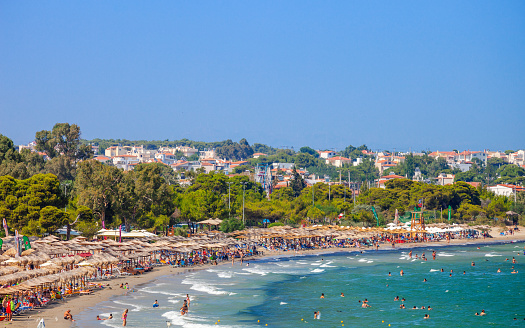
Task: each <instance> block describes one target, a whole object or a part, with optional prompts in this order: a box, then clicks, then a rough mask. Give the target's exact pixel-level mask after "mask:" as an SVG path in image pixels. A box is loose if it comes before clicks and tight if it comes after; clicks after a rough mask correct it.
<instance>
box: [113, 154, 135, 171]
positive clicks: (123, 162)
mask: <svg viewBox="0 0 525 328" xmlns="http://www.w3.org/2000/svg"><path fill="white" fill-rule="evenodd" d="M112 160H113V165H114V166H116V167H118V168H119V169H123V170H124V171H130V170H133V168H134V167H135V166H136V165H137V164H139V162H140V161H139V159H138V158H137V156H134V155H118V156H114V157H112Z"/></svg>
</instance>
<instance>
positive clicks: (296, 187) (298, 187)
mask: <svg viewBox="0 0 525 328" xmlns="http://www.w3.org/2000/svg"><path fill="white" fill-rule="evenodd" d="M290 187H291V188H292V190H293V194H294V197H297V196H299V195H300V194H301V191H302V190H303V189H304V188H306V182H305V181H304V179H303V177H302V176H301V175H300V174H299V173H297V170H296V168H295V166H294V167H293V171H292V179H291V181H290Z"/></svg>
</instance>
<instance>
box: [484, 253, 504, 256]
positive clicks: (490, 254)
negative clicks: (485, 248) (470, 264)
mask: <svg viewBox="0 0 525 328" xmlns="http://www.w3.org/2000/svg"><path fill="white" fill-rule="evenodd" d="M496 256H503V255H500V254H494V253H487V254H485V257H496Z"/></svg>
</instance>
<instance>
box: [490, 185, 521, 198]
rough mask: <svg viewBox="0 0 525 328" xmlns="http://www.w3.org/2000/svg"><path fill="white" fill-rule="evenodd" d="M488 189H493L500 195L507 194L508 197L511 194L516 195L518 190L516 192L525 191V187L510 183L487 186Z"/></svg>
mask: <svg viewBox="0 0 525 328" xmlns="http://www.w3.org/2000/svg"><path fill="white" fill-rule="evenodd" d="M487 190H488V191H492V192H493V193H495V194H496V195H498V196H507V197H509V196H513V195H514V191H516V192H523V191H525V187H521V186H514V185H509V184H498V185H495V186H490V187H487Z"/></svg>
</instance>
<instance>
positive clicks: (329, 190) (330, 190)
mask: <svg viewBox="0 0 525 328" xmlns="http://www.w3.org/2000/svg"><path fill="white" fill-rule="evenodd" d="M331 192H332V189H331V188H330V178H328V202H330V198H331Z"/></svg>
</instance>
